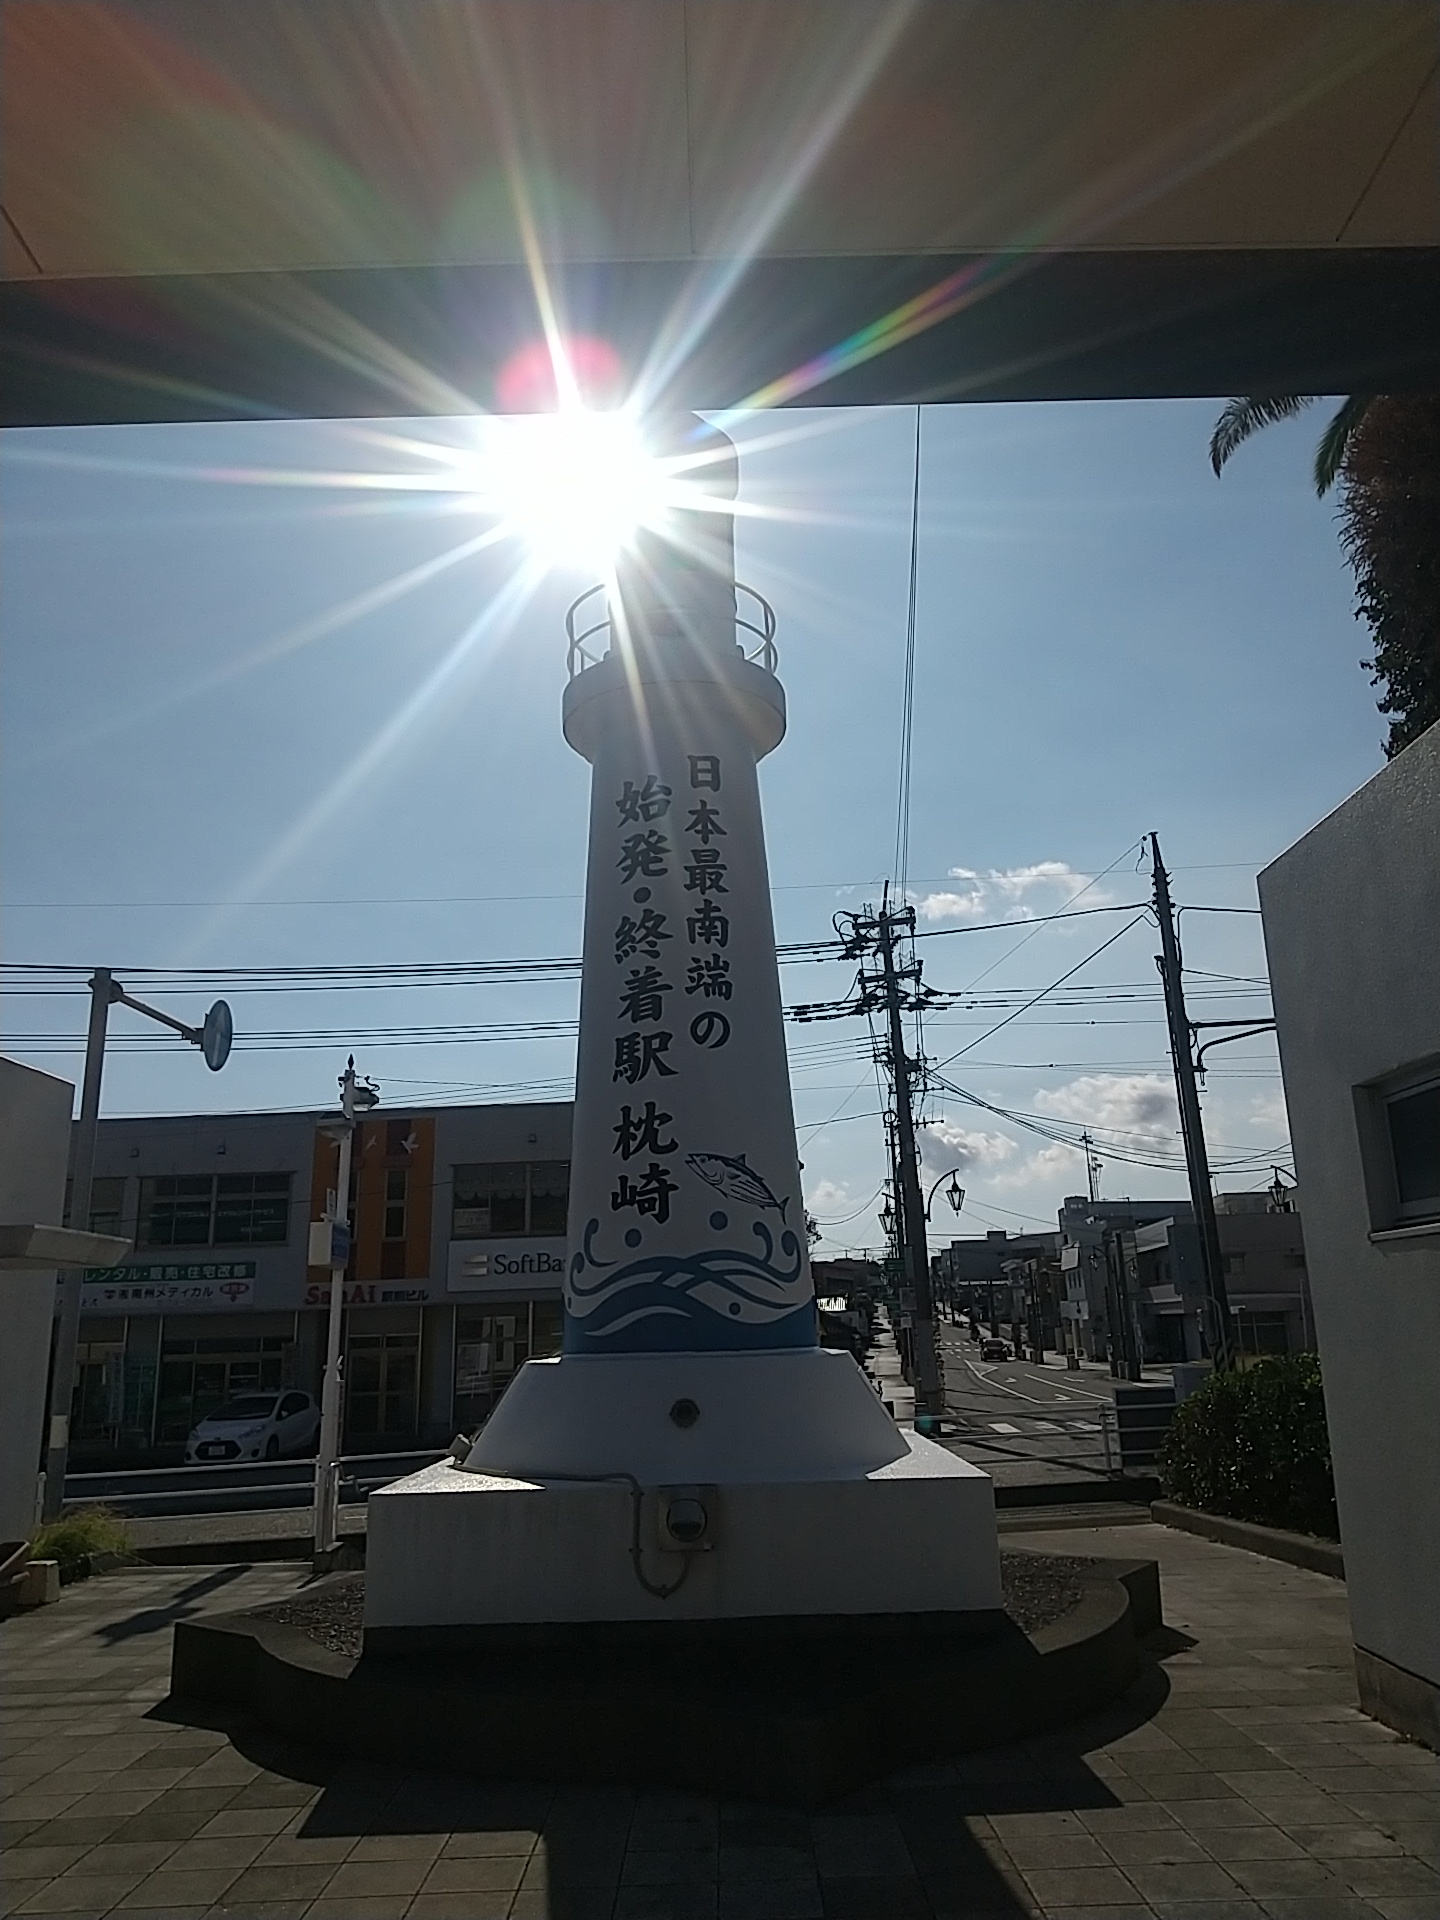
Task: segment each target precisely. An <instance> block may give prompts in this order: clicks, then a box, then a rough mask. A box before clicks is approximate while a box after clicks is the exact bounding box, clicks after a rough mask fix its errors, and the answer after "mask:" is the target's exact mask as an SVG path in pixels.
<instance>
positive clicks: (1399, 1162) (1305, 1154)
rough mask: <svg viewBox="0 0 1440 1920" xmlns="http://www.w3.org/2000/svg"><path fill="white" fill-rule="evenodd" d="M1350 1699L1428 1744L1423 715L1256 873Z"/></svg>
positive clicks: (1435, 1068)
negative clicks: (1342, 1585)
mask: <svg viewBox="0 0 1440 1920" xmlns="http://www.w3.org/2000/svg"><path fill="white" fill-rule="evenodd" d="M1260 904H1261V907H1262V909H1263V911H1264V915H1265V945H1266V950H1267V952H1268V954H1269V959H1270V981H1271V986H1272V989H1273V991H1274V996H1275V1017H1276V1022H1277V1026H1278V1031H1279V1040H1280V1064H1281V1068H1282V1070H1283V1072H1284V1076H1285V1098H1286V1102H1287V1104H1288V1106H1289V1110H1290V1119H1291V1125H1292V1128H1293V1133H1294V1146H1295V1167H1296V1172H1297V1174H1298V1176H1299V1180H1300V1185H1301V1188H1302V1190H1303V1192H1304V1195H1305V1240H1306V1249H1307V1254H1308V1259H1309V1266H1310V1285H1311V1291H1312V1294H1313V1297H1314V1305H1315V1323H1316V1329H1317V1332H1318V1335H1319V1347H1320V1359H1321V1365H1322V1366H1323V1368H1324V1374H1325V1402H1326V1409H1327V1413H1328V1417H1329V1425H1330V1442H1331V1448H1332V1452H1333V1455H1334V1461H1335V1488H1336V1494H1337V1497H1338V1500H1339V1508H1340V1530H1341V1536H1342V1540H1343V1544H1344V1548H1345V1572H1346V1579H1347V1582H1348V1585H1349V1593H1350V1618H1351V1625H1352V1629H1353V1632H1354V1638H1355V1654H1356V1668H1357V1671H1358V1674H1359V1681H1360V1697H1361V1701H1362V1703H1363V1704H1364V1705H1365V1707H1366V1708H1367V1710H1369V1711H1370V1712H1372V1713H1374V1714H1375V1715H1377V1717H1378V1718H1380V1719H1382V1720H1384V1721H1386V1722H1388V1724H1389V1725H1391V1726H1394V1727H1398V1728H1400V1729H1401V1730H1402V1731H1404V1732H1407V1733H1410V1734H1413V1735H1416V1736H1418V1737H1419V1738H1421V1739H1423V1740H1426V1741H1428V1742H1429V1743H1430V1744H1431V1745H1436V1744H1440V1386H1437V1371H1440V727H1432V728H1431V729H1430V731H1429V732H1428V733H1426V734H1425V735H1423V736H1422V738H1421V739H1419V740H1417V741H1416V743H1415V744H1414V745H1413V746H1412V747H1409V748H1407V750H1406V751H1405V752H1404V753H1402V754H1400V755H1398V756H1397V758H1396V759H1394V760H1392V761H1391V762H1390V764H1389V765H1388V766H1387V767H1386V768H1385V769H1384V770H1383V772H1381V773H1378V774H1377V775H1376V776H1375V778H1374V779H1373V780H1371V781H1369V782H1368V783H1367V784H1366V785H1365V786H1363V787H1362V788H1361V789H1360V791H1359V792H1358V793H1356V794H1352V795H1351V797H1350V799H1348V800H1347V801H1346V802H1345V803H1344V805H1343V806H1341V807H1337V808H1336V810H1335V812H1334V813H1332V814H1331V815H1330V816H1329V817H1328V818H1327V819H1325V820H1322V821H1321V822H1320V824H1319V826H1317V827H1315V828H1313V829H1312V830H1311V832H1309V833H1308V834H1306V836H1305V838H1304V839H1303V840H1301V841H1299V842H1298V843H1297V844H1296V845H1295V846H1293V847H1291V848H1290V850H1289V852H1288V853H1284V854H1282V855H1281V857H1280V858H1279V859H1278V860H1277V861H1275V862H1274V863H1273V865H1271V866H1269V867H1267V868H1266V870H1265V871H1264V873H1262V874H1261V876H1260Z"/></svg>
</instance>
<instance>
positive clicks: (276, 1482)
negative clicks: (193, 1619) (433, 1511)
mask: <svg viewBox="0 0 1440 1920" xmlns="http://www.w3.org/2000/svg"><path fill="white" fill-rule="evenodd" d="M444 1458H445V1452H444V1450H443V1449H442V1448H436V1447H416V1448H410V1449H408V1450H407V1451H406V1452H404V1453H354V1454H346V1455H344V1456H343V1457H342V1458H341V1461H340V1498H341V1500H342V1501H357V1500H365V1499H367V1498H368V1497H369V1495H370V1494H372V1493H373V1492H375V1490H376V1489H377V1488H379V1487H385V1486H389V1485H390V1483H391V1482H392V1481H394V1480H399V1479H402V1478H403V1477H404V1476H405V1475H406V1474H409V1473H414V1472H416V1471H417V1470H418V1469H419V1468H421V1467H428V1466H432V1465H433V1464H434V1463H435V1461H437V1460H443V1459H444ZM314 1485H315V1461H314V1458H313V1456H309V1457H301V1458H299V1459H295V1458H293V1457H292V1458H290V1459H288V1460H234V1461H205V1462H202V1463H199V1464H197V1465H194V1466H188V1467H187V1466H174V1467H136V1468H132V1469H129V1470H127V1469H125V1468H123V1467H119V1468H112V1469H108V1470H107V1469H103V1468H102V1469H100V1470H98V1471H92V1472H88V1473H67V1474H66V1476H65V1504H66V1506H68V1507H75V1506H85V1505H87V1504H89V1503H90V1502H92V1501H101V1502H103V1503H104V1504H105V1505H106V1506H109V1507H113V1508H115V1510H116V1511H117V1512H119V1513H127V1514H130V1515H131V1516H132V1517H134V1518H137V1519H139V1518H143V1517H145V1516H147V1515H154V1516H157V1517H158V1516H160V1515H162V1514H165V1513H171V1514H175V1513H225V1512H234V1511H237V1510H238V1511H246V1510H249V1509H252V1508H256V1507H258V1508H262V1509H269V1508H273V1507H308V1506H309V1505H310V1502H311V1499H312V1497H313V1489H314Z"/></svg>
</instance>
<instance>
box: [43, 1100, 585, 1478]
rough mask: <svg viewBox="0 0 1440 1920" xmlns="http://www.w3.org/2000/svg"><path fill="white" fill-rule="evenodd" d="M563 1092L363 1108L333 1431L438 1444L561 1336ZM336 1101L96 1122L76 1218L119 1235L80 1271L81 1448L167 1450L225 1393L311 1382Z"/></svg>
mask: <svg viewBox="0 0 1440 1920" xmlns="http://www.w3.org/2000/svg"><path fill="white" fill-rule="evenodd" d="M570 1124H571V1107H570V1105H569V1103H568V1102H559V1101H557V1102H550V1103H547V1104H543V1105H526V1106H503V1105H500V1106H474V1107H447V1108H443V1109H438V1110H433V1111H429V1112H427V1111H425V1110H423V1109H420V1110H410V1111H406V1112H401V1113H392V1112H386V1113H385V1115H384V1116H383V1117H376V1118H373V1119H366V1120H363V1121H361V1122H360V1125H359V1130H358V1135H357V1140H356V1150H355V1154H354V1160H353V1172H352V1176H351V1194H350V1197H349V1208H350V1212H351V1216H352V1218H353V1220H354V1237H353V1242H352V1246H351V1251H350V1258H349V1265H348V1267H347V1269H346V1275H345V1288H344V1304H345V1328H346V1333H345V1340H346V1346H345V1379H346V1383H347V1391H346V1396H345V1427H344V1435H343V1439H344V1446H345V1450H346V1451H347V1452H353V1453H360V1452H368V1451H382V1450H388V1451H399V1450H401V1449H404V1448H411V1447H416V1446H422V1445H434V1446H443V1445H444V1444H445V1443H446V1442H447V1441H448V1440H449V1439H450V1437H451V1435H452V1434H454V1433H456V1432H457V1431H463V1432H471V1431H473V1430H474V1429H475V1428H476V1427H477V1426H479V1425H480V1424H481V1422H482V1421H483V1420H484V1419H485V1417H486V1415H487V1414H488V1413H489V1411H490V1409H491V1407H492V1406H493V1405H494V1404H495V1402H496V1401H497V1400H498V1398H499V1396H500V1394H501V1393H503V1391H504V1389H505V1388H506V1387H507V1386H508V1385H509V1383H510V1381H511V1380H512V1379H513V1377H514V1375H515V1373H516V1372H517V1370H518V1369H519V1368H520V1367H521V1366H523V1365H524V1363H525V1361H526V1360H527V1359H529V1358H531V1357H532V1356H536V1355H540V1354H546V1353H554V1352H556V1351H558V1348H559V1343H560V1294H561V1278H562V1275H563V1273H564V1266H565V1219H566V1208H567V1206H568V1201H569V1173H570ZM333 1126H334V1122H333V1116H327V1115H324V1114H316V1113H295V1114H204V1115H175V1116H171V1117H166V1118H154V1119H146V1120H107V1121H103V1122H102V1123H101V1128H100V1144H99V1151H98V1154H97V1159H96V1178H95V1184H94V1189H93V1198H92V1202H91V1221H92V1224H93V1225H94V1230H95V1231H96V1232H114V1233H117V1234H122V1235H123V1236H124V1237H125V1238H126V1239H128V1240H130V1241H132V1242H133V1247H134V1250H133V1252H132V1253H131V1254H129V1255H127V1256H126V1258H125V1259H124V1260H123V1261H122V1262H121V1263H119V1264H118V1265H116V1266H114V1267H110V1268H91V1269H88V1270H87V1271H86V1274H85V1294H84V1309H83V1317H82V1320H81V1349H80V1357H79V1369H78V1373H77V1381H76V1391H75V1402H74V1412H73V1418H74V1437H73V1441H72V1446H73V1449H74V1452H75V1453H76V1455H77V1456H78V1460H79V1462H84V1463H89V1464H91V1465H94V1466H98V1465H101V1464H102V1463H105V1464H109V1463H115V1462H117V1461H121V1460H123V1461H125V1462H127V1463H130V1464H137V1465H139V1464H147V1463H154V1464H160V1463H162V1462H166V1461H170V1460H175V1459H178V1458H179V1449H180V1448H181V1447H182V1446H183V1444H184V1441H185V1438H186V1436H187V1435H188V1434H189V1432H190V1430H191V1428H192V1427H193V1426H194V1425H195V1423H196V1422H197V1421H198V1420H200V1419H202V1418H203V1417H204V1415H205V1414H207V1413H210V1412H212V1411H213V1410H214V1409H215V1408H216V1407H217V1406H219V1405H221V1404H222V1402H224V1401H227V1400H229V1399H231V1398H232V1397H233V1396H234V1395H236V1394H237V1393H242V1392H247V1391H254V1390H258V1389H266V1390H268V1389H272V1388H273V1389H277V1390H278V1389H281V1388H295V1389H299V1390H302V1391H307V1392H309V1393H311V1394H312V1395H314V1396H316V1397H317V1398H318V1396H319V1391H320V1384H321V1382H320V1376H321V1367H322V1360H323V1354H324V1323H325V1320H326V1318H327V1315H328V1311H329V1302H330V1273H329V1269H328V1268H327V1267H324V1266H316V1267H312V1266H311V1265H310V1264H309V1232H310V1223H311V1222H312V1221H313V1220H319V1219H321V1218H323V1216H324V1213H325V1209H326V1205H327V1199H328V1196H329V1194H330V1191H331V1189H332V1188H333V1183H334V1178H335V1159H336V1153H335V1140H334V1134H333Z"/></svg>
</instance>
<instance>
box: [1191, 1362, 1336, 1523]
mask: <svg viewBox="0 0 1440 1920" xmlns="http://www.w3.org/2000/svg"><path fill="white" fill-rule="evenodd" d="M1160 1481H1161V1485H1162V1486H1163V1487H1164V1489H1165V1492H1166V1494H1167V1495H1168V1496H1169V1498H1170V1499H1172V1500H1178V1501H1180V1502H1181V1503H1182V1504H1183V1505H1184V1506H1187V1507H1198V1508H1200V1509H1201V1510H1202V1511H1203V1512H1205V1513H1219V1514H1224V1515H1226V1516H1227V1517H1228V1518H1230V1519H1232V1520H1253V1521H1257V1522H1258V1523H1259V1524H1260V1525H1261V1526H1266V1527H1285V1528H1288V1529H1289V1530H1290V1531H1291V1532H1293V1533H1311V1534H1319V1535H1321V1536H1322V1537H1323V1538H1325V1539H1327V1540H1338V1539H1339V1537H1340V1526H1339V1521H1338V1519H1337V1517H1336V1512H1335V1480H1334V1476H1333V1474H1332V1472H1331V1469H1330V1435H1329V1431H1328V1429H1327V1428H1326V1425H1325V1398H1324V1394H1323V1392H1322V1391H1321V1385H1320V1362H1319V1360H1318V1359H1317V1358H1316V1357H1315V1355H1314V1354H1313V1353H1301V1354H1293V1355H1290V1356H1289V1357H1287V1358H1284V1359H1274V1360H1262V1361H1260V1362H1259V1363H1258V1364H1257V1365H1255V1366H1252V1367H1249V1368H1248V1369H1246V1371H1245V1372H1243V1373H1215V1374H1212V1375H1211V1376H1210V1378H1209V1379H1208V1380H1207V1381H1206V1382H1205V1384H1204V1386H1203V1387H1201V1388H1200V1389H1199V1390H1198V1392H1196V1393H1192V1394H1191V1395H1190V1397H1189V1398H1188V1399H1187V1400H1183V1401H1182V1402H1181V1403H1180V1405H1179V1406H1178V1407H1177V1408H1176V1410H1175V1418H1174V1420H1173V1421H1172V1422H1171V1424H1170V1430H1169V1432H1168V1433H1167V1434H1166V1436H1165V1443H1164V1446H1163V1448H1162V1450H1161V1454H1160Z"/></svg>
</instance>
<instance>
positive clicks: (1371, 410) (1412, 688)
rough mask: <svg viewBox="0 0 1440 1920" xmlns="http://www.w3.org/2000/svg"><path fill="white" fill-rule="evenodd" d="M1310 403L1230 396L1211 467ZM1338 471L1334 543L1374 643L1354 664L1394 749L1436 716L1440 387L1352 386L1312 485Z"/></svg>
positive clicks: (1439, 716) (1320, 452)
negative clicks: (1364, 673) (1439, 391)
mask: <svg viewBox="0 0 1440 1920" xmlns="http://www.w3.org/2000/svg"><path fill="white" fill-rule="evenodd" d="M1314 399H1315V395H1313V394H1275V395H1272V396H1270V397H1269V398H1267V399H1254V398H1251V399H1246V400H1232V401H1230V402H1229V404H1228V405H1227V406H1226V408H1225V410H1224V412H1223V413H1222V414H1221V415H1220V418H1219V419H1218V420H1217V421H1216V422H1215V431H1214V432H1213V433H1212V434H1211V436H1210V464H1211V466H1212V467H1213V468H1214V469H1215V471H1216V473H1217V474H1218V473H1219V472H1220V470H1221V468H1222V467H1223V466H1224V465H1225V462H1226V461H1227V460H1228V459H1229V458H1230V456H1231V454H1232V453H1234V451H1235V449H1236V448H1237V447H1238V446H1241V445H1242V444H1243V443H1244V442H1245V441H1246V440H1248V439H1249V438H1250V436H1251V434H1253V433H1258V432H1259V431H1260V429H1261V427H1267V426H1269V425H1270V424H1271V422H1272V421H1275V420H1289V419H1293V418H1294V416H1295V415H1296V414H1297V413H1300V412H1302V411H1303V410H1304V409H1305V408H1306V407H1308V406H1310V405H1312V404H1313V402H1314ZM1342 477H1343V479H1344V482H1345V490H1344V495H1343V498H1342V502H1341V508H1340V544H1341V546H1342V547H1343V548H1344V550H1345V557H1346V559H1347V560H1348V561H1349V562H1350V566H1351V568H1352V570H1353V572H1354V574H1355V584H1356V588H1357V596H1356V597H1357V600H1358V605H1357V607H1356V615H1357V617H1358V618H1360V619H1362V620H1364V621H1365V622H1366V624H1367V625H1368V626H1369V628H1370V631H1371V634H1372V636H1373V639H1374V651H1373V658H1371V659H1369V660H1364V661H1362V662H1361V665H1362V666H1363V667H1365V668H1366V669H1367V670H1368V671H1369V673H1370V678H1371V683H1372V684H1373V685H1375V686H1378V687H1380V688H1381V689H1382V697H1381V698H1380V699H1379V700H1378V701H1377V702H1376V704H1377V706H1378V707H1379V709H1380V711H1381V713H1383V714H1388V715H1389V716H1390V735H1389V738H1388V740H1387V741H1386V743H1385V752H1386V755H1387V756H1393V755H1394V754H1397V753H1399V752H1401V751H1402V749H1403V748H1405V747H1408V746H1409V745H1410V744H1411V742H1412V741H1414V740H1418V739H1419V737H1420V735H1421V734H1422V733H1424V732H1425V731H1426V730H1427V729H1428V728H1430V727H1432V726H1435V725H1436V724H1437V723H1440V395H1436V394H1433V393H1432V394H1425V393H1415V394H1373V393H1357V394H1352V395H1351V396H1350V398H1349V399H1348V400H1346V401H1344V402H1343V403H1342V405H1341V407H1340V410H1339V412H1338V413H1336V415H1335V417H1334V419H1333V420H1331V422H1330V424H1329V426H1328V427H1326V429H1325V431H1324V433H1323V434H1322V435H1321V436H1320V445H1319V447H1318V448H1317V449H1316V453H1315V491H1316V493H1318V494H1319V495H1320V496H1321V497H1322V498H1323V497H1324V495H1325V494H1327V493H1328V492H1329V491H1330V488H1331V487H1332V486H1333V485H1334V484H1335V482H1336V480H1337V479H1340V478H1342Z"/></svg>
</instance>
